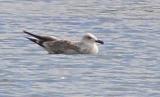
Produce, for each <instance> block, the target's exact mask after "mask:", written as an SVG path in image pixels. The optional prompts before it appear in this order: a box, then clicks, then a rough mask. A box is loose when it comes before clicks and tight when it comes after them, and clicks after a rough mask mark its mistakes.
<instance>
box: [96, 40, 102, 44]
mask: <svg viewBox="0 0 160 97" xmlns="http://www.w3.org/2000/svg"><path fill="white" fill-rule="evenodd" d="M96 42H97V43H100V44H104V42H103V41H102V40H96Z"/></svg>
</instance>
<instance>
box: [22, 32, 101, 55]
mask: <svg viewBox="0 0 160 97" xmlns="http://www.w3.org/2000/svg"><path fill="white" fill-rule="evenodd" d="M24 33H26V34H28V35H31V36H32V37H34V38H29V37H27V38H28V39H29V40H31V41H32V42H34V43H36V44H38V45H40V46H41V47H43V48H44V49H45V50H47V51H48V53H49V54H96V53H98V46H97V43H96V42H99V43H101V44H103V41H100V40H98V39H97V38H96V37H95V36H94V35H92V34H90V33H89V34H87V35H85V36H84V37H83V38H82V40H81V41H78V42H73V41H69V40H64V39H59V38H57V37H50V36H40V35H35V34H32V33H30V32H27V31H24Z"/></svg>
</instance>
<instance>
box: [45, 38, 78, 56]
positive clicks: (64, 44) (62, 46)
mask: <svg viewBox="0 0 160 97" xmlns="http://www.w3.org/2000/svg"><path fill="white" fill-rule="evenodd" d="M46 44H47V45H48V47H49V48H50V50H51V51H52V52H54V53H56V54H60V53H65V52H66V51H68V50H74V51H77V52H79V51H80V48H79V47H77V46H76V45H74V44H73V43H72V42H70V41H67V40H59V41H50V42H47V43H46Z"/></svg>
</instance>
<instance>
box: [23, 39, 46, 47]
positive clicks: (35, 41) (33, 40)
mask: <svg viewBox="0 0 160 97" xmlns="http://www.w3.org/2000/svg"><path fill="white" fill-rule="evenodd" d="M26 38H27V39H28V40H30V41H32V42H34V43H36V44H38V45H39V46H41V47H44V46H43V42H42V41H40V40H37V39H34V38H29V37H26Z"/></svg>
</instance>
